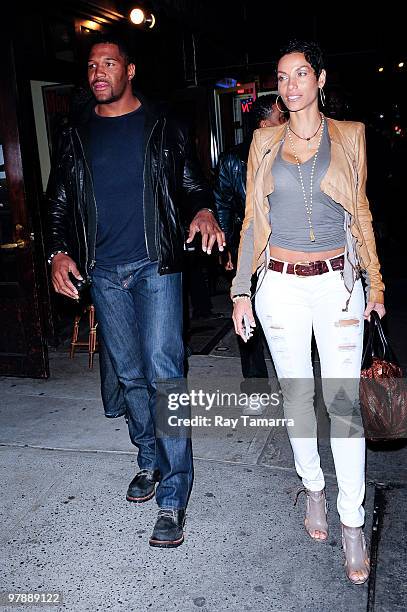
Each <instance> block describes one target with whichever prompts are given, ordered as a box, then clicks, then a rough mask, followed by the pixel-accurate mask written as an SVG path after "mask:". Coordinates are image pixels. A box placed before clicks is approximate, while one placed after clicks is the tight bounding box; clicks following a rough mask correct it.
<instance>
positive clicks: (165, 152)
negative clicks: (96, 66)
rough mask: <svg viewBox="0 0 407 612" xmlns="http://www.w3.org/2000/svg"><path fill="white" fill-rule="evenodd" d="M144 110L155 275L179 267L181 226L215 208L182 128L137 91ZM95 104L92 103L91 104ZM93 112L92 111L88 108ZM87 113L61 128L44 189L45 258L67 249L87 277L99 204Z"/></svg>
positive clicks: (148, 228) (147, 226) (147, 211)
mask: <svg viewBox="0 0 407 612" xmlns="http://www.w3.org/2000/svg"><path fill="white" fill-rule="evenodd" d="M137 97H138V98H139V99H140V101H141V102H142V104H143V107H144V108H145V111H146V122H145V138H144V193H143V211H144V230H145V240H146V246H147V253H148V256H149V258H150V260H151V261H158V266H159V273H160V274H168V273H171V272H177V271H180V270H181V268H182V263H183V257H184V239H185V228H186V227H187V226H188V225H189V223H190V222H191V220H192V219H193V217H194V216H195V214H196V213H197V212H198V211H199V210H200V209H202V208H209V209H212V210H213V211H214V212H215V207H214V205H213V196H212V193H211V190H210V189H209V188H208V186H207V184H206V181H205V179H204V177H203V175H202V172H201V170H200V167H199V164H198V160H197V158H196V156H195V153H194V148H193V146H192V145H191V141H190V137H189V134H188V129H187V128H186V126H184V125H182V123H181V122H180V121H179V120H177V119H176V118H175V117H172V116H171V115H169V114H164V113H157V112H156V111H154V110H153V109H152V108H151V107H150V106H149V105H148V103H147V102H146V101H145V99H144V98H143V97H142V96H140V95H139V94H137ZM92 106H93V105H92ZM91 110H93V109H91ZM88 124H89V111H88V112H87V113H85V114H84V115H83V116H82V118H81V121H80V122H78V123H77V124H76V125H72V126H69V127H66V128H64V129H63V131H62V135H61V139H60V142H59V146H58V150H57V153H56V155H55V158H54V161H53V166H52V169H51V174H50V179H49V182H48V188H47V199H48V240H47V256H48V257H50V256H51V255H52V253H55V252H56V251H66V252H67V253H68V254H69V255H70V256H71V257H72V259H73V260H74V261H75V262H76V264H77V265H78V268H79V270H80V272H81V273H82V274H84V275H85V276H86V277H89V273H90V271H91V270H92V268H93V267H94V265H95V247H96V229H97V206H96V200H95V195H94V189H93V183H92V173H91V170H90V163H89V161H88V159H89V157H88V153H87V152H88Z"/></svg>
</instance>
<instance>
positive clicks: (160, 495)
mask: <svg viewBox="0 0 407 612" xmlns="http://www.w3.org/2000/svg"><path fill="white" fill-rule="evenodd" d="M91 294H92V300H93V303H94V305H95V308H96V315H97V320H98V324H99V327H98V329H99V334H100V336H101V338H102V341H103V343H104V347H105V349H106V351H107V353H108V355H109V357H110V360H111V363H112V365H113V368H114V370H115V372H116V375H117V378H118V380H119V381H120V384H121V387H122V390H123V396H124V400H125V402H126V409H127V417H128V425H129V434H130V439H131V441H132V443H133V444H134V445H135V446H136V447H137V448H138V457H137V461H138V464H139V467H140V469H148V470H156V469H157V470H159V472H160V482H159V484H158V486H157V490H156V499H157V504H158V506H159V507H160V508H173V509H181V508H186V506H187V502H188V497H189V493H190V490H191V486H192V479H193V466H192V450H191V440H190V438H189V437H187V436H185V437H156V435H155V404H156V401H155V400H156V390H157V380H160V379H166V380H168V379H170V380H174V382H176V381H177V380H178V381H179V380H181V379H182V378H183V376H184V345H183V340H182V279H181V274H180V273H176V274H167V275H163V276H160V275H159V274H158V266H157V263H156V262H151V261H150V260H149V259H142V260H140V261H137V262H135V263H130V264H124V265H119V266H116V267H115V268H114V269H113V270H105V269H102V268H98V267H97V266H96V268H95V269H94V271H93V275H92V287H91Z"/></svg>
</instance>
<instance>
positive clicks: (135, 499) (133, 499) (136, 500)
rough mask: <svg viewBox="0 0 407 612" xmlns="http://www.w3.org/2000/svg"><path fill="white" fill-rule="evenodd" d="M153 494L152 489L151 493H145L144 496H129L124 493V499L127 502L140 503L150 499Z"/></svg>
mask: <svg viewBox="0 0 407 612" xmlns="http://www.w3.org/2000/svg"><path fill="white" fill-rule="evenodd" d="M154 495H155V491H152V492H151V493H149V495H146V496H145V497H130V495H126V499H127V501H128V502H132V503H133V504H142V503H144V502H146V501H148V500H149V499H152V498H153V497H154Z"/></svg>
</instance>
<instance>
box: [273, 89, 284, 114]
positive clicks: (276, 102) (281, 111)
mask: <svg viewBox="0 0 407 612" xmlns="http://www.w3.org/2000/svg"><path fill="white" fill-rule="evenodd" d="M279 98H281V96H280V94H278V96H277V98H276V101H275V105H276V106H277V109H278V110H279V111H280V113H281V114H282V115H284V113H285V111H284V110H281V108H280V107H279V105H278V99H279Z"/></svg>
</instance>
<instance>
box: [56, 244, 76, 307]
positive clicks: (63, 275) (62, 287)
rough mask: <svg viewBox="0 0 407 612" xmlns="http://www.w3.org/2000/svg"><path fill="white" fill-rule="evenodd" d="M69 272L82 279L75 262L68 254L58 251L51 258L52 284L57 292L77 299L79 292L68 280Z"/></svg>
mask: <svg viewBox="0 0 407 612" xmlns="http://www.w3.org/2000/svg"><path fill="white" fill-rule="evenodd" d="M69 272H71V273H72V274H73V275H74V276H75V278H77V279H78V280H83V278H82V276H81V275H80V273H79V270H78V268H77V267H76V263H75V262H74V260H73V259H71V258H70V257H69V255H65V254H64V253H58V254H57V255H55V257H53V259H52V270H51V277H52V284H53V286H54V289H55V291H56V292H57V293H62V295H66V296H67V297H69V298H71V299H73V300H79V293H78V291H77V289H76V288H75V287H74V286H73V284H72V283H71V281H70V280H69V276H68V273H69Z"/></svg>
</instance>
